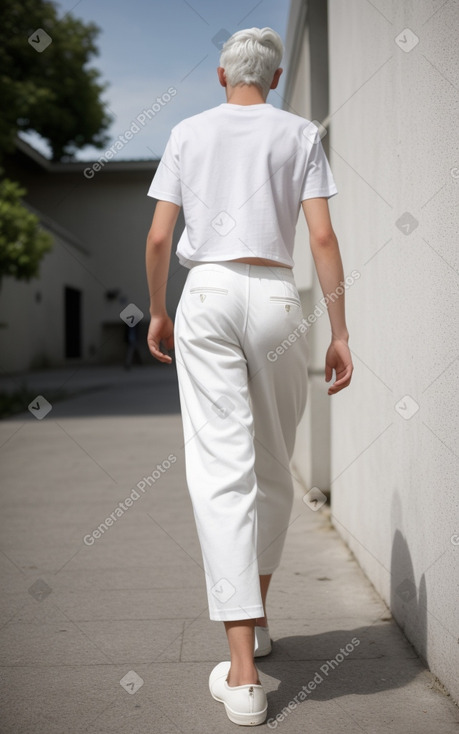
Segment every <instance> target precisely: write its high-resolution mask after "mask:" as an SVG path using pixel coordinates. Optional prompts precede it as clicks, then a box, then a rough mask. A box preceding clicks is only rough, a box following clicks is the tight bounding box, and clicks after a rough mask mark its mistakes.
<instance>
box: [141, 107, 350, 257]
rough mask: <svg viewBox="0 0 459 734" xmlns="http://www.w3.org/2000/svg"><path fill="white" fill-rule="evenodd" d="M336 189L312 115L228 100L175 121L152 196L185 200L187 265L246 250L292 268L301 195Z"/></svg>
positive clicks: (181, 248) (181, 249)
mask: <svg viewBox="0 0 459 734" xmlns="http://www.w3.org/2000/svg"><path fill="white" fill-rule="evenodd" d="M337 192H338V190H337V188H336V185H335V182H334V180H333V176H332V173H331V171H330V167H329V165H328V161H327V158H326V156H325V153H324V150H323V148H322V143H321V142H320V136H319V132H318V129H317V127H316V126H315V125H314V124H313V123H312V122H310V121H309V120H306V119H305V118H303V117H300V116H299V115H293V114H291V113H290V112H286V111H284V110H279V109H277V108H276V107H273V106H272V105H271V104H269V103H262V104H254V105H238V104H229V103H224V104H221V105H219V106H218V107H213V108H212V109H210V110H206V111H205V112H201V113H200V114H198V115H193V117H188V118H186V119H185V120H182V122H180V123H179V124H178V125H176V126H175V127H173V128H172V131H171V135H170V138H169V140H168V143H167V146H166V149H165V151H164V155H163V157H162V159H161V161H160V163H159V166H158V168H157V171H156V173H155V176H154V178H153V181H152V184H151V186H150V188H149V190H148V196H152V197H154V198H155V199H160V200H162V201H171V202H173V203H174V204H178V205H179V206H183V214H184V218H185V225H186V226H185V229H184V231H183V234H182V236H181V238H180V241H179V243H178V245H177V257H178V259H179V261H180V263H181V264H182V265H184V266H185V267H192V265H193V263H195V262H212V261H222V260H233V259H235V258H240V257H262V258H267V259H270V260H277V261H279V263H282V264H285V265H288V266H290V267H291V266H293V258H292V253H293V244H294V237H295V228H296V223H297V220H298V215H299V211H300V206H301V202H302V201H303V200H304V199H312V198H314V197H318V196H325V197H327V198H329V197H330V196H333V195H334V194H336V193H337ZM189 261H192V262H189Z"/></svg>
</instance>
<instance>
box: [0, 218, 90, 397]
mask: <svg viewBox="0 0 459 734" xmlns="http://www.w3.org/2000/svg"><path fill="white" fill-rule="evenodd" d="M51 234H52V236H53V238H54V244H53V249H52V250H51V251H50V252H48V253H47V254H46V255H45V256H44V258H43V260H42V261H41V264H40V273H39V277H38V278H33V279H31V280H30V281H28V282H26V281H17V280H15V279H14V278H10V277H4V278H3V279H2V284H1V288H0V313H1V324H2V325H1V327H0V355H1V366H2V370H3V372H5V373H10V372H22V371H24V370H27V369H30V368H41V367H48V366H54V365H56V366H58V365H64V364H72V361H71V360H65V356H64V352H65V348H64V339H65V324H64V319H65V310H64V287H65V286H69V287H71V288H75V289H77V290H80V291H81V293H82V308H81V320H82V329H81V332H82V353H83V356H84V357H87V356H88V354H89V353H90V352H91V351H93V350H96V352H97V349H98V347H99V341H100V336H99V320H98V318H95V316H94V315H95V314H96V313H97V312H98V310H99V299H98V294H97V290H96V289H97V283H96V281H95V280H94V279H93V278H92V277H91V268H92V267H93V264H92V259H91V256H90V254H89V252H87V251H86V252H83V251H82V250H81V249H79V248H76V247H75V246H74V245H73V244H72V243H71V242H69V241H66V240H65V239H63V238H62V237H60V236H58V235H56V234H55V233H53V232H51ZM75 362H76V360H74V361H73V363H75ZM17 387H18V388H19V387H20V385H19V383H18V385H17Z"/></svg>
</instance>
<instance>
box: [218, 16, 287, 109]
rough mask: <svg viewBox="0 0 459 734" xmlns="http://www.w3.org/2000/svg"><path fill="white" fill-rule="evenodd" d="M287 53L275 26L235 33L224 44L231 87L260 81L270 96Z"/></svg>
mask: <svg viewBox="0 0 459 734" xmlns="http://www.w3.org/2000/svg"><path fill="white" fill-rule="evenodd" d="M283 52H284V47H283V44H282V40H281V37H280V36H279V34H278V33H276V31H273V30H272V28H247V29H246V30H243V31H237V32H236V33H233V35H232V36H231V38H228V40H227V41H226V43H225V44H224V45H223V48H222V52H221V56H220V66H222V67H223V68H224V70H225V74H226V81H227V83H228V84H229V85H230V86H231V87H235V86H237V85H238V84H256V85H257V86H258V87H259V88H260V90H261V93H262V94H263V97H264V98H265V99H266V97H267V96H268V92H269V88H270V86H271V82H272V80H273V76H274V72H275V71H276V69H278V68H279V66H280V62H281V59H282V54H283Z"/></svg>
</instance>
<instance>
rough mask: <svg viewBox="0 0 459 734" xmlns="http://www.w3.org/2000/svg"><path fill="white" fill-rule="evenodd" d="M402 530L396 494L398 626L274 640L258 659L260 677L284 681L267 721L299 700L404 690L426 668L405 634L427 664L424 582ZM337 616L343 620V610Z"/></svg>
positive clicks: (393, 577)
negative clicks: (417, 578) (266, 653)
mask: <svg viewBox="0 0 459 734" xmlns="http://www.w3.org/2000/svg"><path fill="white" fill-rule="evenodd" d="M401 527H402V521H401V507H400V501H399V498H398V495H397V494H395V495H394V501H393V505H392V528H393V533H392V534H393V542H392V556H391V569H390V588H391V592H390V597H391V601H390V604H391V611H392V615H393V617H394V618H395V621H394V619H391V618H390V615H389V616H388V619H387V621H383V620H384V617H383V618H382V619H379V620H377V621H376V622H375V623H373V624H369V625H367V626H359V627H353V628H350V629H330V630H329V631H325V632H323V633H320V634H313V635H311V636H304V635H298V636H294V637H283V638H281V639H277V640H275V642H274V646H273V652H272V653H271V654H270V655H269V656H267V657H266V658H257V659H256V665H257V667H258V668H259V669H260V670H261V671H262V672H264V673H266V674H267V675H269V676H270V677H272V678H274V679H277V680H279V681H280V684H279V687H278V689H277V690H276V691H271V692H270V693H268V705H269V708H268V721H269V720H270V719H274V718H275V717H276V715H277V714H281V713H282V710H283V709H285V707H287V706H288V704H289V703H290V702H292V701H293V700H294V698H295V696H297V700H299V705H301V703H302V702H303V701H308V700H316V701H327V700H330V699H334V698H339V697H340V696H347V695H350V694H353V695H370V694H375V693H378V692H380V691H384V690H389V689H392V688H399V687H402V686H405V685H406V684H407V683H409V681H410V680H412V679H413V678H415V677H416V676H417V675H418V674H419V673H420V672H421V671H422V670H423V669H424V663H423V662H422V661H421V659H420V658H419V656H418V654H417V652H416V650H415V649H414V648H413V647H412V645H411V643H410V642H409V640H408V639H407V637H406V636H405V634H404V633H403V632H402V630H404V631H405V633H406V634H407V636H408V637H411V639H413V640H414V641H415V642H416V648H417V650H418V651H419V653H420V655H421V657H422V658H423V659H424V660H425V658H426V621H427V620H426V609H427V591H426V583H425V577H424V574H423V575H422V576H421V578H420V582H419V585H418V587H417V586H416V583H415V578H414V572H413V564H412V562H411V556H410V552H409V549H408V545H407V542H406V540H405V538H404V535H403V532H402V530H401ZM350 593H352V592H351V591H350ZM336 614H337V615H339V609H337V610H336ZM301 691H303V693H302V694H300V692H301ZM299 694H300V695H299ZM301 699H302V700H301ZM287 715H288V713H287ZM271 726H273V724H272V723H271Z"/></svg>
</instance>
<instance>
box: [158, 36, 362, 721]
mask: <svg viewBox="0 0 459 734" xmlns="http://www.w3.org/2000/svg"><path fill="white" fill-rule="evenodd" d="M282 53H283V46H282V41H281V39H280V37H279V36H278V34H277V33H275V32H274V31H273V30H271V29H270V28H263V29H259V28H251V29H248V30H243V31H238V32H237V33H235V34H234V35H233V36H231V38H230V39H228V41H227V42H226V43H225V45H224V46H223V49H222V53H221V58H220V66H219V67H218V69H217V73H218V78H219V81H220V84H221V85H222V86H223V87H225V89H226V98H227V102H226V103H223V104H220V105H219V106H217V107H214V108H212V109H210V110H207V111H205V112H202V113H201V114H198V115H195V116H193V117H190V118H187V119H185V120H183V121H182V122H181V123H179V124H178V125H176V126H175V127H174V128H173V129H172V132H171V136H170V138H169V141H168V144H167V147H166V150H165V152H164V155H163V158H162V160H161V162H160V165H159V166H158V170H157V172H156V174H155V177H154V180H153V182H152V184H151V187H150V189H149V192H148V194H149V195H150V196H152V197H154V198H156V199H158V203H157V205H156V209H155V213H154V217H153V222H152V225H151V229H150V232H149V234H148V239H147V252H146V267H147V278H148V285H149V291H150V299H151V301H150V314H151V322H150V327H149V332H148V346H149V349H150V352H151V354H152V355H153V356H154V357H155V358H156V359H159V360H160V361H161V362H166V363H171V361H172V359H171V357H170V356H169V355H168V354H167V351H168V350H169V349H172V348H174V346H175V358H176V364H177V374H178V380H179V390H180V403H181V411H182V420H183V431H184V438H185V460H186V477H187V484H188V489H189V492H190V496H191V500H192V503H193V510H194V515H195V519H196V525H197V531H198V535H199V540H200V543H201V549H202V555H203V562H204V568H205V572H206V583H207V592H208V601H209V614H210V618H211V619H213V620H221V621H223V622H224V624H225V628H226V632H227V635H228V642H229V647H230V656H231V662H224V663H220V664H219V665H217V666H216V668H214V670H213V671H212V673H211V675H210V679H209V686H210V691H211V694H212V696H213V697H214V698H215V699H216V700H218V701H222V702H223V703H224V705H225V709H226V713H227V715H228V717H229V718H230V719H231V721H233V722H235V723H237V724H242V725H256V724H261V723H263V721H264V720H265V718H266V711H267V703H266V695H265V693H264V691H263V688H262V686H261V684H260V681H259V679H258V672H257V669H256V667H255V664H254V655H255V657H257V656H261V655H264V654H268V653H269V652H270V651H271V641H270V637H269V631H268V627H267V618H266V606H265V605H266V594H267V591H268V586H269V582H270V580H271V575H272V573H273V571H274V570H275V569H276V568H277V566H278V565H279V562H280V556H281V552H282V548H283V544H284V539H285V534H286V530H287V527H288V524H289V517H290V511H291V506H292V500H293V484H292V477H291V474H290V472H289V461H290V458H291V456H292V452H293V447H294V442H295V433H296V427H297V425H298V422H299V421H300V418H301V416H302V414H303V412H304V408H305V404H306V397H307V385H308V381H307V364H308V358H309V357H308V343H307V328H306V325H305V322H304V316H303V313H302V308H301V303H300V299H299V295H298V291H297V288H296V285H295V280H294V276H293V272H292V266H293V260H292V251H293V242H294V234H295V227H296V222H297V218H298V214H299V210H300V206H301V205H302V207H303V211H304V215H305V217H306V221H307V225H308V229H309V236H310V246H311V250H312V254H313V257H314V262H315V266H316V269H317V273H318V277H319V280H320V284H321V287H322V289H323V292H324V294H327V293H332V292H334V291H336V289H337V287H338V286H339V285H340V282H341V281H342V280H343V278H344V275H343V267H342V263H341V256H340V252H339V247H338V242H337V239H336V236H335V233H334V231H333V228H332V225H331V222H330V216H329V211H328V201H327V200H328V198H329V197H330V196H333V195H334V194H335V193H337V189H336V186H335V183H334V181H333V177H332V174H331V171H330V168H329V166H328V162H327V160H326V157H325V155H324V152H323V148H322V145H321V142H320V138H319V135H318V131H317V128H316V127H315V126H314V125H313V124H312V123H310V122H309V121H308V120H305V119H304V118H302V117H299V116H297V115H293V114H291V113H289V112H285V111H283V110H278V109H276V108H274V107H273V106H272V105H270V104H269V103H267V102H266V98H267V95H268V92H269V89H275V88H276V86H277V84H278V81H279V77H280V75H281V73H282V69H281V68H279V65H280V62H281V59H282ZM181 206H183V210H184V217H185V223H186V227H185V230H184V232H183V234H182V237H181V239H180V241H179V244H178V246H177V256H178V257H179V260H180V262H181V263H182V264H183V265H184V266H185V267H187V268H189V273H188V276H187V280H186V283H185V286H184V289H183V293H182V295H181V298H180V302H179V305H178V309H177V313H176V319H175V334H174V324H173V323H172V321H171V319H170V318H169V316H168V315H167V312H166V308H165V294H166V284H167V277H168V269H169V261H170V251H171V244H172V235H173V231H174V226H175V223H176V221H177V217H178V214H179V211H180V207H181ZM342 291H343V289H342V288H340V289H339V290H338V293H339V292H342ZM328 314H329V318H330V324H331V343H330V346H329V348H328V351H327V354H326V375H325V379H326V381H327V382H329V381H330V380H331V378H332V372H333V370H335V374H336V379H335V382H334V383H333V384H332V385H331V386H330V387H329V390H328V394H329V395H334V394H336V393H337V392H338V391H339V390H342V389H343V388H344V387H347V386H348V385H349V383H350V380H351V375H352V371H353V366H352V360H351V356H350V352H349V348H348V331H347V328H346V322H345V315H344V294H343V295H341V296H339V297H338V298H336V299H335V300H333V301H330V302H329V306H328ZM174 337H175V338H174ZM161 343H162V344H163V345H164V347H165V350H164V349H162V348H161ZM282 345H283V346H282ZM279 347H281V348H279Z"/></svg>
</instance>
